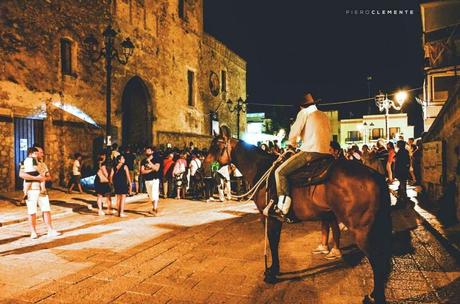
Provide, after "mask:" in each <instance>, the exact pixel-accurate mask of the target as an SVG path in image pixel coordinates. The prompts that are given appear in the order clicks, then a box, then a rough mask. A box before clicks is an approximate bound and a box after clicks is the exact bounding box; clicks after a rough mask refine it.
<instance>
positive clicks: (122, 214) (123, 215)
mask: <svg viewBox="0 0 460 304" xmlns="http://www.w3.org/2000/svg"><path fill="white" fill-rule="evenodd" d="M120 217H128V216H127V215H126V214H125V213H120Z"/></svg>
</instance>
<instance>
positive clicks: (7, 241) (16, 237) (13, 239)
mask: <svg viewBox="0 0 460 304" xmlns="http://www.w3.org/2000/svg"><path fill="white" fill-rule="evenodd" d="M29 236H30V234H23V235H19V236H15V237H12V238H7V239H1V240H0V245H5V244H8V243H12V242H14V241H17V240H20V239H22V238H28V237H29Z"/></svg>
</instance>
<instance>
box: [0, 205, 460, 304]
mask: <svg viewBox="0 0 460 304" xmlns="http://www.w3.org/2000/svg"><path fill="white" fill-rule="evenodd" d="M163 206H164V209H163V210H164V215H163V216H158V217H155V218H142V217H141V216H137V217H136V216H133V217H131V216H130V217H129V218H128V219H127V220H125V221H119V220H117V219H115V220H112V219H104V220H102V221H101V220H100V219H99V218H98V217H95V216H88V215H85V214H78V215H73V216H70V217H69V218H60V219H57V220H56V221H55V225H57V226H67V230H69V231H70V232H69V233H68V234H69V237H71V236H72V235H78V234H79V233H82V234H93V235H97V238H94V239H84V240H82V239H81V238H80V239H79V238H71V240H74V241H75V243H72V244H70V243H63V244H61V245H59V244H56V246H55V247H53V248H52V249H50V248H45V247H43V246H41V245H40V246H39V247H34V250H35V249H36V250H35V251H32V252H25V253H20V251H21V250H23V249H21V248H22V247H27V246H30V245H31V243H30V242H29V240H27V242H26V241H25V240H24V242H23V241H15V242H12V243H8V244H5V245H2V244H0V252H4V251H11V250H16V252H18V254H14V255H13V254H10V255H6V256H3V257H2V260H1V261H0V289H2V291H3V290H7V293H4V294H2V295H0V297H3V298H4V299H5V298H9V299H11V300H16V301H17V303H21V301H22V300H23V299H27V298H30V299H34V300H35V299H38V300H40V301H39V303H51V304H55V303H91V304H92V303H97V304H102V303H110V302H112V303H327V304H329V303H341V304H343V303H347V304H348V303H361V302H362V299H363V297H364V295H365V294H368V293H370V291H371V290H372V285H373V279H372V270H371V268H370V265H369V263H368V261H367V259H365V258H360V253H359V251H356V250H354V249H353V247H350V249H347V250H346V251H344V252H346V254H347V255H348V256H350V257H352V258H354V259H355V260H356V261H353V264H352V265H353V266H352V265H351V264H348V262H342V261H338V262H337V261H336V262H330V261H327V260H325V259H324V258H323V257H322V256H315V255H312V254H311V251H312V249H313V248H314V247H316V246H317V244H318V241H319V240H320V225H319V223H318V222H311V223H301V224H296V225H285V227H284V228H283V233H282V238H281V243H280V258H281V271H282V272H283V273H282V275H281V276H280V279H281V281H280V282H279V283H277V284H275V285H270V284H266V283H264V282H263V272H264V260H263V251H264V248H263V244H264V235H263V226H262V225H261V223H260V221H259V216H258V215H257V214H256V213H255V212H256V211H255V210H254V207H253V206H252V205H251V204H228V205H225V206H220V207H215V206H209V205H207V204H205V203H196V202H195V203H193V204H192V203H190V204H189V202H186V201H174V200H171V201H170V202H168V203H164V204H163ZM149 207H150V206H149V204H148V203H146V204H144V203H140V204H136V205H135V206H133V207H132V206H130V207H129V208H133V211H135V210H139V211H142V210H143V209H145V210H147V209H148V208H149ZM176 223H180V224H176ZM12 227H13V226H9V229H11V228H12ZM16 229H17V230H18V231H20V230H21V229H22V230H23V231H25V232H27V225H25V224H18V225H17V228H16ZM107 231H108V232H109V233H104V232H107ZM16 233H18V232H16ZM19 234H20V233H19ZM409 236H410V237H411V238H412V246H414V252H413V253H406V254H403V255H401V256H396V257H394V258H393V261H394V268H393V272H392V273H391V276H390V281H389V283H388V286H387V290H386V294H387V297H388V299H389V300H390V302H389V303H394V304H396V303H398V304H399V303H431V302H432V303H440V302H441V301H442V300H446V301H452V300H453V301H455V300H457V299H458V298H459V295H458V294H459V292H458V290H460V286H458V284H459V283H457V282H458V281H459V280H458V278H459V277H460V267H459V266H458V265H456V264H455V263H454V262H453V259H452V258H451V257H450V256H449V255H448V254H447V253H446V252H445V251H444V250H443V248H442V246H440V245H439V243H438V242H437V240H436V239H435V238H432V236H431V235H430V234H429V233H427V232H426V231H425V230H424V228H423V227H419V228H417V230H416V231H415V232H413V233H411V234H409ZM352 243H353V240H352V237H351V236H350V235H349V233H348V234H347V233H344V234H343V246H344V247H349V246H351V244H352ZM353 250H354V251H353ZM46 258H49V259H50V261H52V262H51V263H48V264H44V263H43V260H42V259H46ZM28 259H32V260H31V261H34V262H33V263H31V264H30V265H31V267H30V268H27V266H28V264H26V263H27V261H28ZM449 267H450V268H449ZM28 269H30V270H29V271H28ZM12 273H15V275H14V276H12V275H11V274H12ZM34 297H35V298H34ZM457 302H459V303H460V301H457ZM457 302H452V303H457ZM13 303H14V302H13ZM446 303H451V302H446Z"/></svg>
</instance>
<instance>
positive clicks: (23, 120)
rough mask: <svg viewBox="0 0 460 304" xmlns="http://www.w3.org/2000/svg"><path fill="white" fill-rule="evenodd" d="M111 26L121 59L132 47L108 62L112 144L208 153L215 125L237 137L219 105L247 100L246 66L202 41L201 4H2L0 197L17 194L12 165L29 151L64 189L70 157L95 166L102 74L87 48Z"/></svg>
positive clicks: (126, 0) (121, 0)
mask: <svg viewBox="0 0 460 304" xmlns="http://www.w3.org/2000/svg"><path fill="white" fill-rule="evenodd" d="M110 23H111V24H112V25H113V28H114V29H116V30H117V31H118V34H117V37H116V40H115V41H116V42H115V46H116V47H117V48H118V49H120V46H119V45H120V42H121V41H123V39H125V38H126V37H129V38H130V40H131V41H132V42H133V44H134V45H135V49H134V53H133V56H132V57H131V58H130V59H129V61H128V63H127V64H126V65H123V64H119V63H118V62H117V60H116V59H114V61H113V72H112V90H111V92H112V106H111V120H112V134H111V136H112V142H116V143H118V144H119V145H126V144H154V145H160V144H167V143H171V144H172V145H174V146H178V147H183V146H184V145H186V144H188V143H189V142H190V141H192V142H194V143H195V145H196V146H198V147H205V146H207V145H208V142H209V138H210V135H211V125H212V120H214V121H215V120H217V119H218V120H219V122H221V123H226V124H228V125H230V127H231V128H232V130H236V117H235V115H234V113H233V114H232V113H229V112H228V109H227V107H226V106H225V104H224V103H225V102H224V101H225V100H228V99H231V100H236V99H238V98H240V97H242V98H243V99H245V98H246V62H245V61H244V60H243V59H242V58H240V57H239V56H238V55H236V54H235V53H233V52H232V51H231V50H229V49H228V48H227V47H226V46H225V45H223V44H222V43H221V42H219V41H217V40H216V39H215V38H213V37H211V36H210V35H208V34H206V33H205V32H204V31H203V0H156V1H154V0H113V1H109V0H79V1H75V0H59V1H58V0H32V1H26V0H5V1H1V2H0V71H1V73H0V134H1V141H0V151H1V152H0V191H6V190H12V189H13V188H14V186H15V184H19V180H18V179H17V164H18V163H19V161H21V160H22V159H23V158H24V157H25V151H24V150H25V149H26V147H27V146H30V145H31V144H33V143H34V142H38V143H42V144H44V146H45V150H46V153H47V156H46V157H47V159H46V161H47V163H48V164H49V166H50V167H51V168H52V171H53V176H54V178H55V180H58V181H59V182H61V183H63V182H64V181H65V180H66V178H67V175H68V172H69V170H68V169H69V168H68V166H69V160H70V157H71V156H72V154H73V153H75V152H81V153H82V154H83V155H84V156H85V157H86V159H87V160H88V161H87V162H86V163H87V164H89V165H92V163H93V161H92V159H93V158H94V155H95V154H96V153H97V152H98V151H100V149H101V147H102V145H103V141H104V139H103V138H104V133H105V131H104V129H105V128H104V126H105V121H106V102H105V98H106V93H105V92H106V73H105V64H104V60H103V59H101V60H99V61H97V62H93V61H91V60H90V57H91V56H90V53H89V51H88V50H87V49H86V48H85V44H84V41H85V38H87V37H88V36H90V35H94V36H95V37H96V38H97V39H98V41H99V48H100V47H101V45H102V44H103V43H102V42H103V36H102V34H101V33H102V32H103V31H104V29H105V28H106V27H107V25H108V24H110ZM120 55H121V54H120ZM216 109H217V110H216ZM212 112H217V114H212ZM211 114H212V115H211ZM245 121H246V119H241V126H240V127H241V129H242V130H244V129H245ZM214 123H215V122H214ZM15 180H16V182H15Z"/></svg>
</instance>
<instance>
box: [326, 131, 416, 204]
mask: <svg viewBox="0 0 460 304" xmlns="http://www.w3.org/2000/svg"><path fill="white" fill-rule="evenodd" d="M421 143H422V142H421V140H417V142H416V141H415V140H414V138H409V139H408V140H407V141H405V140H404V138H403V137H399V139H398V140H397V141H396V145H395V144H394V143H393V142H392V141H388V142H385V140H384V139H379V140H378V141H377V142H376V144H374V145H372V146H371V147H369V145H366V144H364V145H363V146H362V147H361V149H360V148H359V147H358V146H357V145H353V146H351V147H350V148H349V149H341V148H340V145H339V144H338V143H335V142H333V143H331V152H332V154H334V155H335V156H336V157H338V158H344V159H348V160H352V161H357V162H361V163H362V164H364V165H366V166H368V167H370V168H372V169H374V170H376V171H378V172H379V173H381V174H382V175H385V176H386V180H387V182H388V184H393V183H394V182H395V180H398V181H399V188H398V203H404V201H405V200H407V192H406V189H407V188H406V187H407V184H408V183H409V184H411V185H419V184H420V179H421V173H420V172H421V158H422V147H421Z"/></svg>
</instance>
